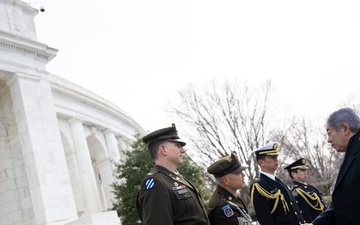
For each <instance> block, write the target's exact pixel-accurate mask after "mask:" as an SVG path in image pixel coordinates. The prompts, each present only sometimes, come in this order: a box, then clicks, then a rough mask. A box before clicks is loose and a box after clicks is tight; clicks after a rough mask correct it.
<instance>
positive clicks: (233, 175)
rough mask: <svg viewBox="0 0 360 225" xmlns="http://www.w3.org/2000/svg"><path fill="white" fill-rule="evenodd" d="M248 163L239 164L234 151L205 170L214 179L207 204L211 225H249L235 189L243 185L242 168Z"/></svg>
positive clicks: (248, 219) (243, 175) (245, 167)
mask: <svg viewBox="0 0 360 225" xmlns="http://www.w3.org/2000/svg"><path fill="white" fill-rule="evenodd" d="M247 168H248V165H246V164H241V163H240V161H239V159H238V157H237V154H236V152H232V153H231V155H229V156H225V157H222V158H220V159H218V160H217V161H215V162H214V163H213V164H211V165H210V166H209V167H208V168H207V171H208V173H210V174H213V175H214V177H215V179H216V183H217V186H216V190H215V191H214V193H213V194H212V196H211V198H210V201H209V205H208V217H209V220H210V224H211V225H218V224H227V225H250V224H251V220H252V219H251V217H250V215H249V214H248V213H247V209H246V206H245V203H244V202H243V201H242V200H241V199H240V197H239V196H238V193H237V191H238V190H239V189H241V188H243V187H245V179H244V178H245V174H244V172H243V171H244V170H245V169H247Z"/></svg>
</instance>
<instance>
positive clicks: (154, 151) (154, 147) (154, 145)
mask: <svg viewBox="0 0 360 225" xmlns="http://www.w3.org/2000/svg"><path fill="white" fill-rule="evenodd" d="M165 142H166V141H158V142H154V143H151V144H150V145H149V147H148V149H149V152H150V156H151V158H152V159H153V160H155V159H156V158H157V154H158V151H159V147H160V145H161V144H163V143H165Z"/></svg>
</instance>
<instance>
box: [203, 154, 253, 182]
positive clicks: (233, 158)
mask: <svg viewBox="0 0 360 225" xmlns="http://www.w3.org/2000/svg"><path fill="white" fill-rule="evenodd" d="M248 167H249V166H248V165H246V164H241V163H240V161H239V159H238V157H237V154H236V152H232V153H231V155H228V156H225V157H222V158H220V159H218V160H217V161H215V162H214V163H213V164H211V165H210V166H209V167H208V168H207V171H208V173H210V174H213V175H214V176H215V177H222V176H224V175H226V174H229V173H240V172H241V171H243V170H245V169H247V168H248Z"/></svg>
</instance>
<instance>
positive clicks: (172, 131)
mask: <svg viewBox="0 0 360 225" xmlns="http://www.w3.org/2000/svg"><path fill="white" fill-rule="evenodd" d="M142 140H143V142H144V143H145V144H147V145H148V146H149V145H151V144H152V143H155V142H159V141H170V142H177V143H180V144H181V146H185V145H186V142H185V141H183V140H181V139H180V137H179V135H178V132H177V130H176V126H175V124H172V125H171V127H166V128H163V129H159V130H156V131H153V132H151V133H149V134H147V135H145V136H144V137H143V139H142Z"/></svg>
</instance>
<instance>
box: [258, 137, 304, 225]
mask: <svg viewBox="0 0 360 225" xmlns="http://www.w3.org/2000/svg"><path fill="white" fill-rule="evenodd" d="M253 153H255V156H256V160H257V163H258V165H259V166H260V169H261V173H260V178H259V179H258V180H256V181H254V183H253V184H252V185H251V200H252V202H253V204H254V209H255V212H256V217H257V219H258V221H259V223H260V224H261V225H299V224H303V223H304V218H303V217H302V215H301V213H300V211H299V208H298V206H297V204H296V201H295V198H294V197H293V195H292V193H291V191H290V189H289V187H288V186H287V185H286V184H285V183H284V182H283V181H282V180H280V179H279V178H278V177H276V176H275V171H276V170H277V169H278V167H279V162H278V158H277V157H278V143H277V142H272V143H269V144H267V145H265V146H263V147H260V148H258V149H256V150H254V151H253Z"/></svg>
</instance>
